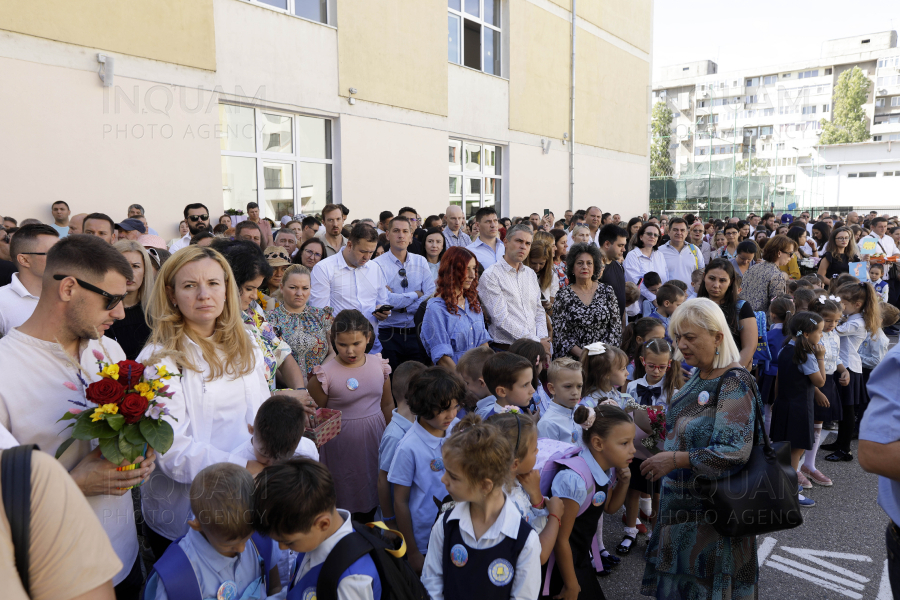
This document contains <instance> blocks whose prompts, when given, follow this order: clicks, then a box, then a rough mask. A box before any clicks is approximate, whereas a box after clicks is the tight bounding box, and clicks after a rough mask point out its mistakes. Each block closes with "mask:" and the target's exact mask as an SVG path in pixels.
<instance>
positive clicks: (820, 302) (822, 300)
mask: <svg viewBox="0 0 900 600" xmlns="http://www.w3.org/2000/svg"><path fill="white" fill-rule="evenodd" d="M826 300H828V298H826V297H825V295H824V294H823V295H821V296H819V304H825V301H826Z"/></svg>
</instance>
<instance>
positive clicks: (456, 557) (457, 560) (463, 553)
mask: <svg viewBox="0 0 900 600" xmlns="http://www.w3.org/2000/svg"><path fill="white" fill-rule="evenodd" d="M450 562H452V563H453V564H454V565H456V566H457V567H464V566H466V563H467V562H469V551H468V550H466V547H465V546H463V545H462V544H456V545H455V546H453V547H452V548H450Z"/></svg>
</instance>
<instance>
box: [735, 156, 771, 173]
mask: <svg viewBox="0 0 900 600" xmlns="http://www.w3.org/2000/svg"><path fill="white" fill-rule="evenodd" d="M748 171H749V175H750V176H751V177H759V176H761V177H768V176H769V169H768V163H767V162H766V160H765V159H762V158H745V159H744V160H742V161H739V162H738V163H737V164H736V165H735V166H734V176H735V177H746V176H747V175H748Z"/></svg>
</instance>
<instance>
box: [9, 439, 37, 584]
mask: <svg viewBox="0 0 900 600" xmlns="http://www.w3.org/2000/svg"><path fill="white" fill-rule="evenodd" d="M36 450H39V448H38V447H37V445H36V444H29V445H27V446H15V447H13V448H9V449H8V450H4V451H3V453H2V454H0V478H2V479H0V481H2V487H3V493H2V498H3V508H4V510H5V512H6V520H7V521H8V522H9V529H10V537H11V538H12V543H13V548H14V550H15V560H16V571H18V573H19V580H20V581H21V582H22V588H23V589H24V590H25V594H29V593H30V591H31V582H30V581H29V578H28V568H29V566H30V562H29V560H30V557H29V544H30V543H31V453H32V452H34V451H36Z"/></svg>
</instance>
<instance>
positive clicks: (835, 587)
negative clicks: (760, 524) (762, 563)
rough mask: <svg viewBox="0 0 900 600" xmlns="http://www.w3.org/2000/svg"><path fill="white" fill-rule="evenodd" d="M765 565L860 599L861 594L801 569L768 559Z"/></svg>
mask: <svg viewBox="0 0 900 600" xmlns="http://www.w3.org/2000/svg"><path fill="white" fill-rule="evenodd" d="M766 566H768V567H772V568H773V569H777V570H779V571H783V572H785V573H787V574H789V575H793V576H794V577H799V578H800V579H805V580H807V581H809V582H811V583H814V584H816V585H818V586H820V587H823V588H826V589H829V590H833V591H835V592H839V593H841V594H843V595H845V596H847V597H848V598H853V600H862V595H861V594H857V593H856V592H851V591H850V590H846V589H844V588H842V587H841V586H839V585H837V584H834V583H831V582H829V581H825V580H823V579H819V578H817V577H813V576H812V575H807V574H806V573H803V572H801V571H796V570H794V569H792V568H790V567H786V566H784V565H782V564H779V563H777V562H773V561H771V560H770V561H768V562H767V563H766Z"/></svg>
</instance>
